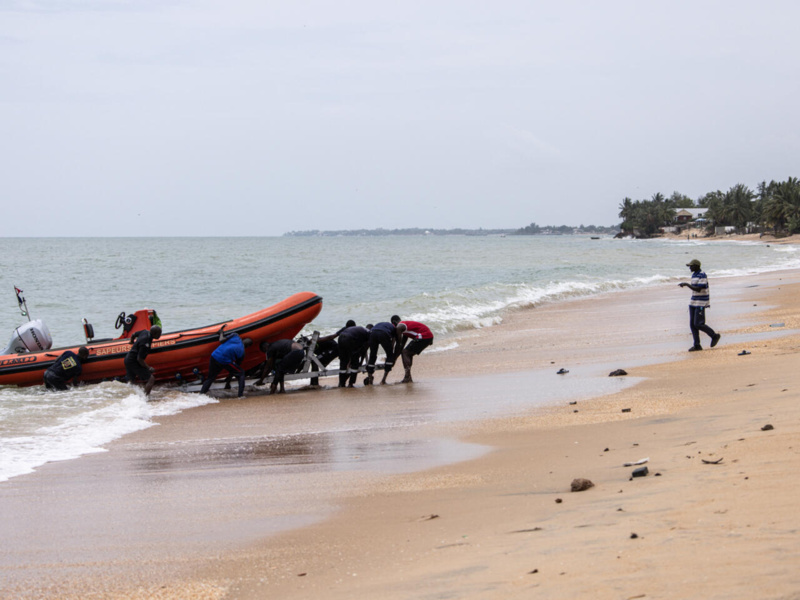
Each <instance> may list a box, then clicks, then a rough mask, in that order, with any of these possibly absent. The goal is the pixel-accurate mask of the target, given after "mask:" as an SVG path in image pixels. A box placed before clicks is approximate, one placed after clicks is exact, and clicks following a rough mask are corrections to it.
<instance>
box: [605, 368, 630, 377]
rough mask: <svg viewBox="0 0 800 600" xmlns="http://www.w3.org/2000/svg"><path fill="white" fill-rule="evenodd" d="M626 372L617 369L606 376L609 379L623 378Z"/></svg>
mask: <svg viewBox="0 0 800 600" xmlns="http://www.w3.org/2000/svg"><path fill="white" fill-rule="evenodd" d="M627 374H628V372H627V371H626V370H625V369H617V370H616V371H611V373H609V374H608V376H609V377H624V376H625V375H627Z"/></svg>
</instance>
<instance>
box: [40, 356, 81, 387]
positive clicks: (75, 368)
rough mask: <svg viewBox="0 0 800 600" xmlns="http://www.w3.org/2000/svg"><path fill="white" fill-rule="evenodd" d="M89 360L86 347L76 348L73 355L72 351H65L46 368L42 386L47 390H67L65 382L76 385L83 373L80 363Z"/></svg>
mask: <svg viewBox="0 0 800 600" xmlns="http://www.w3.org/2000/svg"><path fill="white" fill-rule="evenodd" d="M87 358H89V349H88V348H87V347H86V346H81V347H80V348H78V353H77V354H75V353H74V352H73V351H72V350H67V351H66V352H64V353H63V354H62V355H61V356H59V357H58V358H57V359H56V361H55V362H54V363H53V364H52V365H50V366H49V367H47V370H46V371H45V372H44V385H45V387H46V388H47V389H48V390H60V391H64V390H66V389H67V382H68V381H69V380H70V379H72V380H73V384H75V385H77V384H78V377H79V376H80V374H81V371H83V365H82V363H83V362H84V361H85V360H86V359H87Z"/></svg>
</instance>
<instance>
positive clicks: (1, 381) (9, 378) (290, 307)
mask: <svg viewBox="0 0 800 600" xmlns="http://www.w3.org/2000/svg"><path fill="white" fill-rule="evenodd" d="M320 310H322V298H321V297H319V296H317V295H316V294H314V293H312V292H300V293H298V294H294V295H292V296H290V297H289V298H287V299H286V300H283V301H282V302H278V303H277V304H275V305H274V306H270V307H269V308H265V309H263V310H260V311H258V312H255V313H252V314H250V315H247V316H245V317H241V318H238V319H233V320H231V321H224V322H221V323H215V324H213V325H207V326H205V327H200V328H197V329H187V330H184V331H176V332H173V333H162V334H161V337H160V338H159V339H158V340H155V341H154V342H153V345H152V349H151V351H150V354H149V355H148V357H147V364H149V365H150V366H151V367H154V368H155V376H156V382H160V383H164V382H167V381H191V380H194V379H202V376H203V373H205V372H206V370H207V369H208V362H209V357H210V356H211V352H213V351H214V349H215V348H216V347H217V346H218V345H219V343H220V342H219V331H220V329H221V328H222V327H223V326H224V329H225V333H227V334H230V333H238V334H239V336H241V337H242V338H250V339H252V340H253V344H252V345H251V346H250V347H249V348H247V349H246V353H245V357H244V361H243V362H242V367H243V368H244V369H245V370H247V369H250V368H252V367H255V366H256V365H258V364H259V363H260V362H262V361H263V360H264V353H263V352H262V351H261V350H260V349H259V345H260V344H261V343H262V342H265V341H266V342H273V341H275V340H281V339H292V338H294V337H295V336H296V335H297V334H298V333H299V332H300V330H301V329H303V327H304V326H305V325H307V324H308V323H310V322H311V321H313V320H314V318H315V317H316V316H317V315H318V314H319V312H320ZM135 315H136V317H137V318H135V319H131V318H130V317H131V315H128V317H129V318H128V319H127V321H128V323H129V324H130V322H131V321H133V323H134V325H133V326H131V327H126V328H125V330H124V332H123V334H122V336H121V337H119V338H117V339H113V340H111V339H108V340H92V339H90V338H91V337H92V335H91V334H93V332H92V328H91V325H88V324H85V325H84V329H85V331H86V336H87V340H88V341H87V343H86V344H81V345H85V346H86V347H87V348H88V349H89V358H88V359H87V360H86V361H85V362H84V363H83V373H82V374H81V377H80V380H81V381H83V382H86V383H97V382H100V381H106V380H110V379H115V378H119V377H125V365H124V364H123V360H124V359H125V355H126V354H127V353H128V350H130V349H131V343H130V336H131V335H132V334H133V333H135V332H136V331H138V330H141V329H146V328H149V327H150V323H151V322H152V320H153V317H154V315H155V313H154V311H151V310H148V309H144V310H141V311H137V312H136V313H135ZM120 317H121V319H117V324H118V326H119V325H120V321H121V320H122V321H123V323H122V324H125V318H124V315H120ZM148 317H149V318H148ZM79 347H80V345H75V346H71V347H65V348H56V349H49V350H43V351H39V352H30V353H23V354H5V355H2V356H0V385H16V386H20V387H23V386H31V385H42V382H43V376H44V372H45V370H46V369H47V368H48V367H49V366H50V365H52V364H53V362H54V361H55V360H56V359H57V358H58V357H59V356H60V355H61V353H62V352H64V351H66V350H72V351H73V352H76V353H77V351H78V348H79Z"/></svg>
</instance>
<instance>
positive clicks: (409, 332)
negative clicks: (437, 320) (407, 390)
mask: <svg viewBox="0 0 800 600" xmlns="http://www.w3.org/2000/svg"><path fill="white" fill-rule="evenodd" d="M397 333H398V334H399V335H400V336H401V337H400V348H399V349H398V350H397V351H396V354H395V356H396V355H397V354H402V356H403V367H404V368H405V370H406V376H405V377H403V380H402V381H401V382H400V383H413V381H414V380H413V379H411V363H413V362H414V355H416V354H419V353H420V352H422V351H423V350H425V348H427V347H428V346H430V345H431V344H433V333H432V332H431V330H430V329H428V326H427V325H425V324H424V323H419V322H418V321H400V323H398V324H397ZM409 339H410V340H411V343H410V344H408V345H407V346H406V342H407V341H408V340H409Z"/></svg>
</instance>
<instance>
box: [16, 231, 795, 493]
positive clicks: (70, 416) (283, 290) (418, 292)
mask: <svg viewBox="0 0 800 600" xmlns="http://www.w3.org/2000/svg"><path fill="white" fill-rule="evenodd" d="M0 256H2V257H3V258H2V282H1V283H0V336H2V335H6V336H7V338H6V339H3V340H0V342H1V343H2V345H3V346H5V343H6V342H7V341H8V339H10V337H11V333H12V331H13V329H14V328H15V327H17V326H19V325H21V324H23V323H24V322H25V321H26V319H25V318H24V317H22V316H21V314H20V311H19V310H18V307H17V301H16V297H15V295H14V286H16V287H18V288H20V289H22V290H23V295H24V296H25V298H26V299H27V304H28V309H29V311H30V314H31V317H32V318H34V319H42V320H43V321H44V322H45V323H46V324H47V325H48V327H49V329H50V332H51V334H52V336H53V342H54V343H53V346H54V347H62V346H67V345H73V344H78V343H81V342H83V341H84V340H83V330H82V325H81V319H82V318H86V319H88V321H89V322H90V323H92V324H93V326H94V330H95V333H96V335H97V337H111V336H115V335H116V331H115V330H114V327H113V326H114V322H115V320H116V317H117V315H118V314H119V313H120V312H122V311H124V312H128V313H130V312H133V311H135V310H138V309H140V308H144V307H147V308H153V309H156V310H157V311H158V314H159V316H160V318H161V320H162V322H163V325H164V330H165V331H166V332H169V331H173V330H180V329H187V328H191V327H196V326H201V325H206V324H209V323H216V322H220V321H223V320H226V319H229V318H235V317H239V316H243V315H246V314H248V313H251V312H254V311H256V310H259V309H261V308H264V307H267V306H270V305H272V304H274V303H276V302H278V301H280V300H282V299H283V298H285V297H287V296H289V295H291V294H293V293H295V292H298V291H311V292H314V293H316V294H318V295H320V296H322V298H323V309H322V312H321V314H320V315H319V317H318V318H317V320H316V321H315V322H314V323H313V324H311V326H309V328H308V332H310V331H312V330H314V329H316V330H319V331H320V332H322V333H323V334H325V333H330V332H332V331H335V330H337V329H338V328H339V327H341V326H342V325H343V324H344V323H345V321H346V320H348V319H351V318H352V319H355V320H356V321H357V322H358V323H359V324H366V323H369V322H372V323H375V322H378V321H384V320H388V319H389V317H390V316H391V315H392V314H399V315H401V316H402V317H403V318H404V319H412V320H418V321H423V322H425V323H426V324H428V325H429V326H430V327H431V329H432V330H433V331H434V332H435V334H436V344H435V346H434V347H433V348H432V349H431V350H429V351H437V352H447V351H448V350H449V349H452V348H455V347H457V345H458V336H459V333H460V332H464V331H467V330H470V329H474V328H483V327H492V326H493V325H496V324H498V323H500V322H501V321H502V319H503V316H504V315H505V314H507V312H508V311H511V310H517V309H524V308H526V307H531V306H539V305H541V304H544V303H549V302H565V301H569V300H572V299H576V298H583V297H587V296H592V295H595V294H601V293H606V292H631V291H635V290H636V289H640V288H643V287H648V286H653V285H657V284H660V283H664V282H668V281H675V280H678V279H681V278H685V277H687V275H688V269H687V268H686V267H685V264H686V263H687V262H688V261H689V259H691V258H699V259H700V260H701V261H702V262H703V267H704V269H705V270H706V272H707V273H708V275H709V276H710V277H711V278H712V279H713V278H720V277H728V276H736V275H744V274H750V273H762V272H768V271H774V270H780V269H787V268H796V267H798V266H800V248H798V247H795V246H786V245H774V244H773V245H767V244H761V243H754V242H737V241H734V240H731V241H726V240H723V241H714V242H706V241H702V240H657V239H656V240H629V239H626V240H614V239H612V238H607V237H603V238H601V239H591V238H590V237H589V236H507V237H501V236H424V237H400V236H397V237H394V236H387V237H324V238H322V237H308V238H299V237H285V238H284V237H278V238H275V237H266V238H241V237H220V238H90V239H87V238H83V239H82V238H57V239H44V238H6V239H0ZM712 286H713V284H712ZM712 290H713V287H712ZM712 294H713V291H712ZM3 298H5V300H3ZM4 331H5V333H4ZM332 367H335V363H334V364H333V365H332ZM323 393H324V392H323ZM154 400H155V401H152V402H147V401H146V399H145V397H144V395H143V393H142V392H141V390H140V389H139V388H132V387H129V386H127V385H125V384H121V383H117V382H111V383H103V384H100V385H92V386H83V387H79V388H77V389H75V390H71V391H69V392H46V391H45V390H44V388H43V387H41V386H38V387H31V388H22V389H17V388H0V481H6V480H8V479H9V478H12V477H17V476H21V475H25V474H27V473H30V472H32V471H33V470H34V469H36V468H37V467H38V466H40V465H43V464H45V463H47V462H51V461H58V460H68V459H74V458H77V457H79V456H81V455H84V454H88V453H92V452H103V451H104V447H105V445H107V444H108V443H109V442H111V441H113V440H115V439H118V438H120V437H122V436H124V435H126V434H128V433H131V432H134V431H137V430H140V429H144V428H147V427H151V426H152V425H153V424H154V423H155V419H157V418H158V417H161V416H164V415H170V414H176V413H178V412H181V411H184V410H191V409H192V408H194V407H197V406H200V405H203V404H208V403H215V402H218V400H215V399H214V398H211V397H209V396H202V395H199V394H188V393H183V392H180V391H177V390H174V389H165V390H161V391H159V390H156V391H155V392H154ZM517 409H518V410H523V409H524V406H521V407H517Z"/></svg>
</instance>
